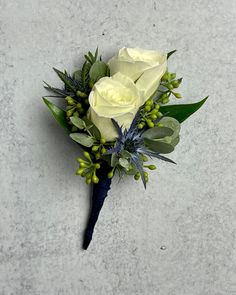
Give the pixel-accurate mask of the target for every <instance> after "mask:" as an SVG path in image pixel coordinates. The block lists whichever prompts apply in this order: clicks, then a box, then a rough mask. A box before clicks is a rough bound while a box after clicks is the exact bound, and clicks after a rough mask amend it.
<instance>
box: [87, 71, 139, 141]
mask: <svg viewBox="0 0 236 295" xmlns="http://www.w3.org/2000/svg"><path fill="white" fill-rule="evenodd" d="M144 103H145V100H144V96H143V93H142V92H141V91H139V90H138V88H137V87H136V86H135V84H134V82H133V81H132V80H131V79H130V78H128V77H126V76H124V75H122V74H121V73H117V74H115V75H114V76H112V77H104V78H102V79H100V80H99V81H98V82H96V83H95V84H94V87H93V89H92V91H91V92H90V94H89V104H90V108H89V111H88V118H89V119H90V120H91V121H92V122H93V123H94V124H95V125H96V126H97V128H98V129H99V130H100V132H101V134H102V137H104V138H105V139H106V140H107V141H111V140H114V139H115V138H116V137H117V131H116V129H115V127H114V125H113V123H112V121H111V118H113V119H115V120H116V121H117V123H118V124H119V125H120V126H121V127H122V128H123V129H124V128H126V129H128V128H129V127H130V124H131V122H132V120H133V118H134V116H135V114H136V113H137V110H138V109H139V107H140V106H141V105H143V104H144Z"/></svg>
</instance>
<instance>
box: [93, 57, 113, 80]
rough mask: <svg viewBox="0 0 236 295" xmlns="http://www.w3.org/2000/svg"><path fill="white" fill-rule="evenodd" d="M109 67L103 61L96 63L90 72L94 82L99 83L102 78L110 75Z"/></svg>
mask: <svg viewBox="0 0 236 295" xmlns="http://www.w3.org/2000/svg"><path fill="white" fill-rule="evenodd" d="M108 69H109V67H108V65H107V64H105V63H104V62H103V61H96V62H95V63H94V64H93V65H92V66H91V69H90V71H89V76H90V79H91V80H92V81H93V82H96V81H98V80H99V79H101V78H102V77H105V76H107V73H108Z"/></svg>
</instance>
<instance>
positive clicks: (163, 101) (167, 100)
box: [162, 97, 170, 104]
mask: <svg viewBox="0 0 236 295" xmlns="http://www.w3.org/2000/svg"><path fill="white" fill-rule="evenodd" d="M169 101H170V99H169V97H166V98H165V99H163V100H162V103H164V104H165V103H168V102H169Z"/></svg>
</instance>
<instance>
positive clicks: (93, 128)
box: [83, 117, 101, 140]
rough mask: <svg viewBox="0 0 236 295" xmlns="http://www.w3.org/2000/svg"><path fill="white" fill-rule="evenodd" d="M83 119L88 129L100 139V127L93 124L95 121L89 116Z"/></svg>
mask: <svg viewBox="0 0 236 295" xmlns="http://www.w3.org/2000/svg"><path fill="white" fill-rule="evenodd" d="M83 121H84V123H85V129H86V131H87V132H88V133H89V134H90V135H91V136H92V137H94V138H95V139H97V140H100V139H101V133H100V131H99V129H98V128H97V127H96V126H95V125H94V124H93V122H91V121H90V120H89V119H88V118H87V117H84V118H83Z"/></svg>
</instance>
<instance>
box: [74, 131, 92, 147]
mask: <svg viewBox="0 0 236 295" xmlns="http://www.w3.org/2000/svg"><path fill="white" fill-rule="evenodd" d="M70 137H71V138H72V139H73V140H74V141H76V142H78V143H79V144H81V145H83V146H86V147H91V146H92V145H93V144H94V139H93V138H92V137H91V136H89V135H87V134H85V133H71V134H70Z"/></svg>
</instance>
